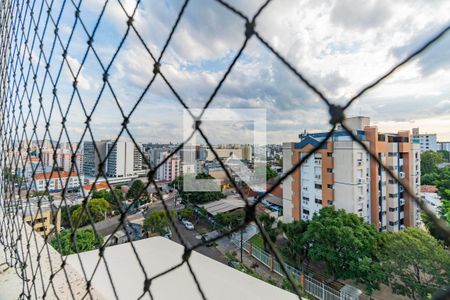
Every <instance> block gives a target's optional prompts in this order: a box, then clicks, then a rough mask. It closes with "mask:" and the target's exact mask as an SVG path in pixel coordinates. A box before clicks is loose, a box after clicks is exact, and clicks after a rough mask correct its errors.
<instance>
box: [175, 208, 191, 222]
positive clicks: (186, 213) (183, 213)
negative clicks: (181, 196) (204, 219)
mask: <svg viewBox="0 0 450 300" xmlns="http://www.w3.org/2000/svg"><path fill="white" fill-rule="evenodd" d="M178 216H179V217H180V218H182V219H186V220H192V219H193V218H194V210H193V209H192V208H191V207H186V208H183V209H181V210H180V211H178Z"/></svg>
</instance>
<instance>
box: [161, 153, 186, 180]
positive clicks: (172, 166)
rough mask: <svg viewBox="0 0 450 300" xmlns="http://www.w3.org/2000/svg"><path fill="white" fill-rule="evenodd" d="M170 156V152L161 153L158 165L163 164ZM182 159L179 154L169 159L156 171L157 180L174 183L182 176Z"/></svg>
mask: <svg viewBox="0 0 450 300" xmlns="http://www.w3.org/2000/svg"><path fill="white" fill-rule="evenodd" d="M169 155H170V152H161V153H160V156H159V159H158V160H157V163H158V164H159V163H161V162H163V161H164V159H166V158H167V157H168V156H169ZM181 171H182V167H181V159H180V157H179V156H178V154H174V155H172V156H171V157H169V158H168V159H167V161H166V162H164V163H163V164H162V165H161V166H160V167H159V168H158V169H157V171H156V179H157V180H166V181H172V180H174V179H175V178H177V177H178V176H180V175H181Z"/></svg>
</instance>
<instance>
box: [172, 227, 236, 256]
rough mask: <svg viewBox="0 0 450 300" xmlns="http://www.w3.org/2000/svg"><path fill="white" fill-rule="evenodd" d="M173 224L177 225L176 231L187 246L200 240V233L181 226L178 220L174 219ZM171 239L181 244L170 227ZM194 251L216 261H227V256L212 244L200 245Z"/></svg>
mask: <svg viewBox="0 0 450 300" xmlns="http://www.w3.org/2000/svg"><path fill="white" fill-rule="evenodd" d="M175 226H176V227H177V229H178V232H179V233H180V235H181V236H182V238H183V240H184V241H185V243H186V246H187V247H191V246H194V245H196V244H198V243H199V242H200V235H199V234H198V233H197V232H196V231H195V230H192V231H190V230H187V229H186V228H185V227H184V226H183V224H181V222H179V221H176V223H175ZM172 240H173V241H174V242H177V243H179V244H182V243H181V241H180V239H179V237H178V236H177V234H176V233H175V230H174V229H173V228H172ZM195 251H197V252H199V253H201V254H203V255H205V256H208V257H209V258H212V259H214V260H216V261H219V262H222V263H224V264H226V263H227V262H228V260H227V258H226V257H225V256H224V255H223V254H222V253H221V252H220V251H219V250H217V248H216V247H214V246H211V247H206V246H201V247H199V248H197V249H195Z"/></svg>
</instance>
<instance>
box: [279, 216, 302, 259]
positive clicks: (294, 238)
mask: <svg viewBox="0 0 450 300" xmlns="http://www.w3.org/2000/svg"><path fill="white" fill-rule="evenodd" d="M308 224H309V222H307V221H303V220H300V221H293V222H292V223H282V224H281V230H282V231H283V232H284V234H285V235H286V238H287V243H286V245H285V247H283V253H284V254H285V255H286V256H287V257H288V258H289V259H290V260H292V261H293V262H294V264H295V265H297V266H303V263H304V262H305V260H306V259H307V257H308V250H309V245H308V243H306V242H305V237H304V233H305V232H306V230H307V228H308Z"/></svg>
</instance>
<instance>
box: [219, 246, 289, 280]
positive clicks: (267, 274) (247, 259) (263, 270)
mask: <svg viewBox="0 0 450 300" xmlns="http://www.w3.org/2000/svg"><path fill="white" fill-rule="evenodd" d="M217 249H218V250H219V251H220V252H222V254H224V255H225V253H227V252H228V253H232V252H233V251H234V252H236V256H235V257H236V260H238V261H240V260H241V249H240V248H239V247H237V246H236V245H235V244H233V243H232V242H231V241H230V239H229V238H227V237H226V238H223V239H220V240H219V241H218V242H217ZM242 259H243V263H244V265H245V266H247V267H249V268H250V269H252V270H253V271H255V272H256V273H258V274H259V275H261V276H262V277H264V278H265V279H272V280H275V281H277V282H278V283H279V284H281V283H282V282H283V278H282V277H281V276H280V275H278V274H277V273H275V272H272V271H270V269H269V268H268V267H266V266H265V265H263V264H262V263H260V262H259V261H257V260H256V259H255V258H254V257H253V256H250V255H249V254H248V253H247V252H245V251H244V250H243V251H242ZM253 266H257V267H253Z"/></svg>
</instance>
